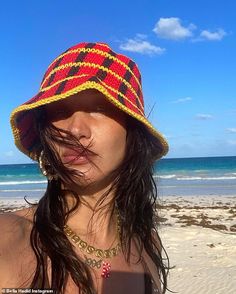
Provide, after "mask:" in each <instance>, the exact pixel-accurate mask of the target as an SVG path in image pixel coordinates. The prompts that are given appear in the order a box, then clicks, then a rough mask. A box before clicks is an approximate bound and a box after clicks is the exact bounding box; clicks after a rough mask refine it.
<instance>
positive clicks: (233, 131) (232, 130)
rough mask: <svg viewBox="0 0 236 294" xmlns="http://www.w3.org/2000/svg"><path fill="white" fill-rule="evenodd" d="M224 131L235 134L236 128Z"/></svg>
mask: <svg viewBox="0 0 236 294" xmlns="http://www.w3.org/2000/svg"><path fill="white" fill-rule="evenodd" d="M226 131H227V132H229V133H236V128H228V129H226Z"/></svg>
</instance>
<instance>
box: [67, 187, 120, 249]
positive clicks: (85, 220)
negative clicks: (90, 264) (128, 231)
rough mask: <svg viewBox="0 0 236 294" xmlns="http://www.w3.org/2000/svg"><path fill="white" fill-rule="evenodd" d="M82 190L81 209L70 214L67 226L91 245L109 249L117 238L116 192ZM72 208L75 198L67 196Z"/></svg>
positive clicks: (108, 189) (79, 194)
mask: <svg viewBox="0 0 236 294" xmlns="http://www.w3.org/2000/svg"><path fill="white" fill-rule="evenodd" d="M91 192H92V191H91V188H90V189H81V191H80V193H78V196H79V198H80V204H79V207H78V208H77V209H76V210H75V211H74V212H73V213H71V214H70V217H69V219H68V222H67V225H68V226H69V227H70V228H71V229H72V230H73V231H74V232H75V233H76V234H77V235H78V236H80V237H81V238H82V239H84V240H85V241H86V242H87V243H89V244H90V245H94V246H95V245H96V246H100V247H103V248H106V247H108V245H110V243H111V242H112V241H114V239H115V238H116V237H117V215H116V213H115V208H114V191H111V189H110V187H106V189H100V190H99V191H98V190H97V191H95V190H94V191H93V193H91ZM66 197H67V200H68V202H69V205H70V206H72V205H73V202H74V200H73V199H74V196H73V195H72V194H70V193H68V194H67V195H66Z"/></svg>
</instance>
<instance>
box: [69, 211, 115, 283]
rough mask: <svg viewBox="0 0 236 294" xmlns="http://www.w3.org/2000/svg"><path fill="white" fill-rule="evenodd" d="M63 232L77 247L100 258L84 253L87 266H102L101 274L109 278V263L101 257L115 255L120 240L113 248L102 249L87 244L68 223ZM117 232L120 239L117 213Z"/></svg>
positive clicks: (105, 257)
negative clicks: (89, 256) (93, 257)
mask: <svg viewBox="0 0 236 294" xmlns="http://www.w3.org/2000/svg"><path fill="white" fill-rule="evenodd" d="M64 232H65V234H66V236H68V237H69V238H70V239H71V240H72V241H73V242H74V243H75V244H76V245H77V246H78V247H79V249H80V250H81V251H83V252H84V253H88V254H91V255H92V254H94V255H95V256H96V257H98V258H100V260H96V259H92V258H88V257H87V256H86V255H84V258H85V263H86V264H87V265H88V266H90V267H91V268H95V267H96V268H97V269H100V268H101V267H102V273H101V276H102V277H103V278H109V277H110V270H111V264H110V263H109V262H105V261H104V260H103V259H107V258H112V257H115V256H117V255H118V253H119V251H120V248H121V245H120V242H119V243H118V244H117V245H116V246H115V247H113V248H109V249H105V250H103V249H100V248H95V247H94V246H91V245H89V244H88V243H87V242H85V241H84V240H82V239H81V238H80V237H79V236H78V235H76V234H75V232H74V231H73V230H72V229H71V228H70V227H69V226H68V225H65V226H64ZM117 234H118V238H119V240H120V218H119V215H118V214H117Z"/></svg>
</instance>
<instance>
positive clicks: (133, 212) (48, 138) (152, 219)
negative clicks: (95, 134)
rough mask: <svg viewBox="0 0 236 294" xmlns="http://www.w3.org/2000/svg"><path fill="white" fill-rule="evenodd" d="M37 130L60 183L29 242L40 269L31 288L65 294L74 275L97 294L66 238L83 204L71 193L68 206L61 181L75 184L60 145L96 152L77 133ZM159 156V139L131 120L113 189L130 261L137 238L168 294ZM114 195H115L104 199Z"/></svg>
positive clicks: (44, 202)
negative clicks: (70, 219) (159, 197)
mask: <svg viewBox="0 0 236 294" xmlns="http://www.w3.org/2000/svg"><path fill="white" fill-rule="evenodd" d="M37 128H38V132H39V134H40V144H41V146H40V148H39V149H38V152H37V156H38V157H39V156H40V153H41V150H43V152H44V157H45V158H44V159H45V161H46V165H45V167H46V169H47V171H48V172H49V173H51V174H54V175H55V174H57V175H58V178H57V179H55V178H54V179H52V180H49V181H48V185H47V190H46V192H45V195H44V196H43V197H42V198H41V199H40V201H39V203H38V206H37V209H36V211H35V214H34V220H33V228H32V231H31V237H30V241H31V246H32V248H33V251H34V253H35V255H36V259H37V266H36V271H35V274H34V277H33V280H32V283H31V288H42V289H43V288H48V287H50V288H53V289H55V291H56V292H55V293H63V292H64V290H65V287H66V283H67V281H68V277H69V275H70V276H71V278H72V279H73V281H74V283H75V284H76V285H77V286H78V287H79V291H80V293H86V294H95V293H96V291H95V286H94V284H93V280H92V276H91V272H90V269H89V267H88V266H87V265H86V264H85V263H84V262H83V260H81V259H80V258H79V257H78V256H77V255H76V253H75V252H74V250H73V246H72V245H71V243H70V241H69V240H68V239H67V237H66V235H65V234H64V229H63V227H64V225H65V223H66V222H67V219H68V217H69V215H70V214H71V213H72V212H73V211H75V210H76V209H77V208H78V206H79V205H80V199H79V196H78V195H77V194H76V193H75V192H73V191H71V192H72V193H73V195H74V200H75V202H74V206H73V207H72V208H71V207H69V205H68V203H67V202H66V199H65V197H64V196H65V192H66V191H65V190H63V189H62V187H61V183H62V179H63V181H65V182H67V183H70V182H71V183H73V171H71V170H69V169H68V168H66V167H65V166H64V165H63V164H62V162H61V160H60V158H59V156H58V154H57V152H56V149H55V143H59V144H64V145H66V146H69V148H77V147H78V146H79V147H80V148H84V152H91V151H89V146H81V144H80V143H79V142H78V140H77V139H76V138H75V137H74V136H73V135H72V134H70V133H69V132H66V131H63V130H60V129H58V128H56V127H54V126H53V125H50V124H47V123H45V120H40V123H39V125H38V126H37ZM159 152H160V146H159V144H158V142H157V140H156V139H154V138H153V137H152V135H150V133H149V132H148V131H147V130H146V128H145V126H143V124H141V123H139V122H138V121H136V120H135V119H133V118H131V117H128V118H127V147H126V156H125V159H124V161H123V163H122V164H121V166H119V167H118V168H117V169H116V170H115V171H114V172H113V184H112V188H111V190H114V192H115V204H116V208H117V210H118V213H119V215H120V220H121V246H122V251H123V253H124V256H125V258H126V261H127V262H129V260H130V254H131V240H133V239H135V240H136V241H137V245H138V253H139V258H140V260H141V257H142V252H143V249H145V250H146V252H147V254H148V255H149V256H150V258H151V259H152V261H153V263H154V264H155V266H156V269H157V274H158V275H159V278H160V280H161V283H162V293H165V292H166V289H167V274H168V268H169V267H168V263H169V261H168V256H167V254H166V257H165V258H163V257H162V254H161V250H162V252H164V253H166V252H165V249H164V248H163V245H162V242H161V240H160V238H159V235H158V232H157V227H158V225H159V224H158V222H157V215H156V212H155V207H156V206H155V205H156V202H157V187H156V184H155V181H154V179H153V163H154V160H155V158H156V156H157V155H158V153H159ZM71 174H72V176H71ZM77 176H78V175H77ZM109 192H110V190H109V191H108V192H107V193H106V194H104V195H103V197H104V198H105V197H106V196H107V195H108V194H109ZM113 204H114V203H113ZM98 205H99V204H98ZM48 261H50V264H51V284H50V285H49V284H47V264H48Z"/></svg>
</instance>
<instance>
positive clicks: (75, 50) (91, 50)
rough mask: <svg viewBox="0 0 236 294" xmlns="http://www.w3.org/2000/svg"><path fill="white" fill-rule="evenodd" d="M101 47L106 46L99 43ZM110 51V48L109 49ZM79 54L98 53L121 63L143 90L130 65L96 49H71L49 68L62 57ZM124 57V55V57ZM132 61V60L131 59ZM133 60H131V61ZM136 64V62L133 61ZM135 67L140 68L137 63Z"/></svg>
mask: <svg viewBox="0 0 236 294" xmlns="http://www.w3.org/2000/svg"><path fill="white" fill-rule="evenodd" d="M99 45H105V44H100V43H99ZM106 47H107V48H109V46H107V45H106ZM109 49H110V48H109ZM79 52H89V53H91V52H92V53H97V54H99V55H101V56H104V57H106V58H109V59H112V60H114V61H115V62H117V63H119V64H120V65H122V66H123V67H124V68H125V69H126V70H127V71H129V72H130V73H131V75H132V76H133V77H134V79H135V80H136V82H137V84H138V85H139V87H140V89H142V86H141V84H140V82H139V79H138V78H137V77H136V75H135V74H134V73H133V71H132V70H131V69H130V68H129V67H128V65H127V64H126V63H125V62H123V61H121V60H120V59H118V58H117V57H115V56H113V55H111V54H109V53H108V52H104V51H102V50H99V49H95V48H77V49H71V50H70V51H67V52H65V53H63V54H61V55H59V56H58V57H57V58H55V59H54V60H53V62H52V63H50V65H49V66H48V68H49V67H50V66H51V65H52V64H53V63H54V62H55V61H57V60H58V59H60V58H61V57H64V56H66V55H68V54H71V53H79ZM119 55H121V54H119ZM122 56H124V55H122ZM129 59H130V58H129ZM130 60H131V59H130ZM132 61H133V60H132ZM133 62H134V61H133ZM134 63H135V62H134ZM135 65H136V67H137V68H138V66H137V64H136V63H135Z"/></svg>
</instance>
